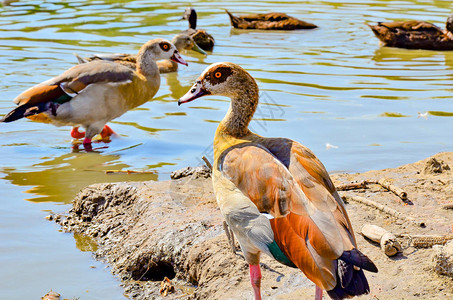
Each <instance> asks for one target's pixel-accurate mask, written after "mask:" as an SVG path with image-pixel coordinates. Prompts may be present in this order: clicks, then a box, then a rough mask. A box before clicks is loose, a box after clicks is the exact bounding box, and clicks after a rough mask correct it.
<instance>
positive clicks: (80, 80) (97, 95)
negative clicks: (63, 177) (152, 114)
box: [0, 39, 187, 150]
mask: <svg viewBox="0 0 453 300" xmlns="http://www.w3.org/2000/svg"><path fill="white" fill-rule="evenodd" d="M168 58H170V59H172V60H174V61H176V62H178V63H181V64H184V65H187V63H186V62H185V61H184V60H183V59H182V58H181V56H180V55H179V53H178V50H177V49H176V47H175V46H174V45H173V44H171V43H170V42H169V41H167V40H164V39H154V40H151V41H148V42H147V43H146V44H144V45H143V46H142V47H141V48H140V51H139V53H138V56H137V69H136V70H132V69H130V68H128V67H125V66H123V65H120V64H116V63H113V62H109V61H93V62H89V63H86V64H81V65H77V66H74V67H72V68H70V69H69V70H67V71H66V72H64V73H63V74H61V75H59V76H57V77H54V78H52V79H49V80H47V81H44V82H42V83H40V84H38V85H35V86H34V87H32V88H29V89H28V90H26V91H25V92H23V93H22V94H20V95H19V96H17V97H16V99H14V102H15V103H16V104H18V105H19V106H18V107H16V108H15V109H14V110H12V111H11V112H10V113H8V114H7V115H6V116H5V117H3V119H2V120H0V121H1V122H12V121H15V120H17V119H20V118H23V117H27V118H29V119H32V120H35V121H41V122H45V123H52V124H54V125H56V126H63V125H70V126H74V127H73V128H72V131H71V136H72V137H73V138H83V137H85V139H84V141H83V144H84V146H85V149H87V150H91V139H92V138H93V137H94V136H95V135H96V134H99V133H100V134H101V135H102V136H103V137H105V136H110V135H111V134H112V133H113V131H112V130H111V129H110V128H109V127H108V126H107V125H106V124H107V122H109V121H111V120H112V119H115V118H117V117H119V116H121V115H122V114H124V113H125V112H127V111H128V110H130V109H132V108H135V107H137V106H139V105H142V104H143V103H145V102H146V101H148V100H150V99H151V98H152V97H153V96H154V95H155V94H156V93H157V91H158V90H159V86H160V74H159V70H158V68H157V64H156V60H159V59H168ZM79 126H83V127H84V128H85V129H86V132H79V131H78V127H79Z"/></svg>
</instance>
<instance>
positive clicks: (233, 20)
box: [225, 9, 241, 28]
mask: <svg viewBox="0 0 453 300" xmlns="http://www.w3.org/2000/svg"><path fill="white" fill-rule="evenodd" d="M225 11H226V13H227V14H228V16H229V17H230V21H231V25H233V27H234V28H238V25H239V23H240V22H241V19H239V18H238V17H236V16H234V15H232V14H231V13H230V12H229V11H228V10H226V9H225Z"/></svg>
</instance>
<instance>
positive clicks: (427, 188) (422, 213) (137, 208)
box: [55, 152, 453, 299]
mask: <svg viewBox="0 0 453 300" xmlns="http://www.w3.org/2000/svg"><path fill="white" fill-rule="evenodd" d="M434 157H435V158H436V159H437V161H443V162H444V164H443V165H441V166H440V169H439V167H438V168H437V169H436V168H435V164H433V162H432V161H429V159H425V160H422V161H419V162H416V163H413V164H409V165H404V166H401V167H398V168H394V169H385V170H380V171H369V172H365V173H360V174H335V175H333V176H332V177H333V179H334V181H335V183H336V185H341V184H346V183H351V182H359V181H363V180H379V179H380V178H383V177H385V178H388V179H389V180H390V181H391V182H392V183H393V184H394V185H396V186H399V187H401V188H403V189H404V190H405V191H406V192H407V194H408V200H410V202H411V203H412V204H413V205H410V204H409V205H408V204H407V203H404V202H402V201H401V199H400V198H398V197H397V196H396V195H395V194H393V193H391V192H389V191H387V190H386V189H384V188H382V187H381V186H379V185H377V184H374V185H369V188H368V189H361V190H354V191H348V192H345V193H348V194H350V195H360V196H363V197H366V198H368V199H372V200H373V201H376V202H379V203H382V204H385V205H387V206H388V207H391V208H393V209H395V210H397V211H399V212H401V213H402V214H403V215H405V216H410V217H411V218H414V219H416V220H424V221H425V223H426V227H424V228H422V227H420V226H417V225H416V224H415V223H412V222H406V221H404V220H402V219H397V218H395V217H391V216H389V215H387V214H385V213H382V212H380V211H378V210H376V209H374V208H370V207H368V206H365V205H362V204H359V203H356V202H352V201H351V202H349V203H348V204H347V210H348V212H349V215H350V218H351V221H352V224H353V227H354V229H355V231H356V236H357V242H358V245H359V248H360V249H361V250H362V251H363V252H364V253H366V254H367V255H368V256H369V257H370V258H371V259H372V260H373V261H374V262H375V263H376V265H377V266H378V268H379V273H377V274H371V273H367V277H368V279H369V282H370V286H371V289H372V290H371V294H370V295H369V296H365V297H362V298H361V299H453V282H452V279H451V278H449V277H447V276H441V275H438V274H436V273H435V272H434V270H433V267H432V263H431V255H432V253H433V249H432V248H427V249H419V248H414V247H412V246H410V245H408V243H409V242H410V241H409V239H408V238H403V239H401V242H402V244H403V247H404V248H405V249H404V251H403V253H401V254H399V255H398V256H396V257H394V258H388V257H386V256H385V255H384V254H383V253H382V252H381V250H380V249H379V247H378V246H377V244H375V243H370V242H369V241H367V240H365V238H364V237H362V236H360V235H359V234H357V232H359V231H360V228H361V227H362V225H363V224H365V223H371V224H376V225H379V226H381V227H383V228H385V229H387V230H389V231H392V232H393V233H395V234H409V235H420V234H437V235H445V234H449V233H451V230H452V228H451V227H452V223H453V210H445V209H442V206H443V205H445V204H447V203H451V202H453V170H451V169H453V152H450V153H440V154H437V155H435V156H434ZM446 165H449V166H450V168H451V169H450V170H448V168H447V167H446ZM425 169H426V170H425ZM55 219H56V220H57V222H58V223H59V224H60V225H61V226H62V227H63V228H64V230H66V231H70V232H77V233H81V234H83V235H86V236H88V237H90V238H92V239H93V240H94V241H95V242H96V243H97V244H98V247H97V250H96V252H95V255H96V257H98V258H99V259H103V260H105V261H106V262H107V263H108V264H109V265H110V266H111V268H112V272H113V273H114V274H117V275H118V276H119V277H120V278H121V280H122V283H123V286H124V288H125V291H126V294H127V295H128V296H129V297H130V298H132V299H154V298H160V297H161V296H160V294H159V289H160V281H161V280H162V279H163V278H164V277H165V276H167V277H169V278H170V279H172V281H173V283H174V284H175V287H176V292H175V293H172V294H170V295H169V296H167V297H166V298H167V299H174V298H178V299H192V298H194V299H251V297H252V292H251V289H250V286H249V278H248V267H247V264H246V263H245V261H244V259H243V257H242V255H241V252H240V250H239V248H238V252H237V254H233V253H232V251H231V250H230V248H229V246H228V242H227V239H226V236H225V234H224V230H223V226H222V221H223V219H222V216H221V215H220V211H219V210H218V208H217V205H216V203H215V198H214V194H213V191H212V186H211V179H210V178H207V175H206V174H205V173H195V174H193V175H190V176H188V177H184V178H181V179H178V180H172V181H162V182H135V183H112V184H110V183H109V184H96V185H91V186H88V187H86V188H84V189H83V190H82V191H81V192H80V193H79V194H78V196H77V197H76V199H75V200H74V202H73V208H72V209H71V210H70V212H69V214H68V215H67V216H56V218H55ZM262 263H263V265H262V271H263V282H262V290H263V296H264V298H265V299H266V298H267V299H308V297H310V298H311V297H313V296H314V285H313V284H312V283H311V282H310V281H308V280H307V279H306V278H305V277H304V275H303V274H302V273H301V272H300V271H297V270H295V269H291V268H288V267H285V266H283V265H280V264H278V263H277V262H275V261H273V260H272V259H270V258H268V257H265V256H263V260H262ZM325 299H327V298H325Z"/></svg>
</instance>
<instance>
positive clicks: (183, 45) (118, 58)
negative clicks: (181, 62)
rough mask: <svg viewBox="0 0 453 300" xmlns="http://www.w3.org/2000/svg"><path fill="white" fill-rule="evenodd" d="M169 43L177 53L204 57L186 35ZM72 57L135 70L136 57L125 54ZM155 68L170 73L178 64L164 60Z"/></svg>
mask: <svg viewBox="0 0 453 300" xmlns="http://www.w3.org/2000/svg"><path fill="white" fill-rule="evenodd" d="M171 42H172V43H173V45H175V47H176V49H178V51H179V52H182V51H183V50H194V51H197V52H199V53H201V54H203V55H206V52H204V51H203V49H201V48H200V47H199V46H198V45H197V43H195V42H194V40H193V39H192V38H191V37H190V36H189V35H187V34H178V35H176V36H175V37H174V38H173V39H172V40H171ZM74 55H75V56H76V57H77V60H78V61H79V63H81V64H83V63H87V62H90V61H93V60H108V61H113V62H116V63H119V64H122V65H125V66H126V67H129V68H131V69H132V70H135V68H136V65H137V55H135V54H125V53H114V54H108V53H105V54H95V55H93V56H90V57H81V56H79V55H78V54H77V53H74ZM157 66H158V67H159V73H161V74H162V73H170V72H176V71H178V64H177V63H176V62H175V61H173V60H171V59H166V60H161V61H158V62H157Z"/></svg>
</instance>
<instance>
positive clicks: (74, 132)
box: [71, 126, 85, 139]
mask: <svg viewBox="0 0 453 300" xmlns="http://www.w3.org/2000/svg"><path fill="white" fill-rule="evenodd" d="M71 137H73V138H75V139H81V138H84V137H85V132H80V131H79V127H78V126H77V127H72V130H71Z"/></svg>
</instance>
